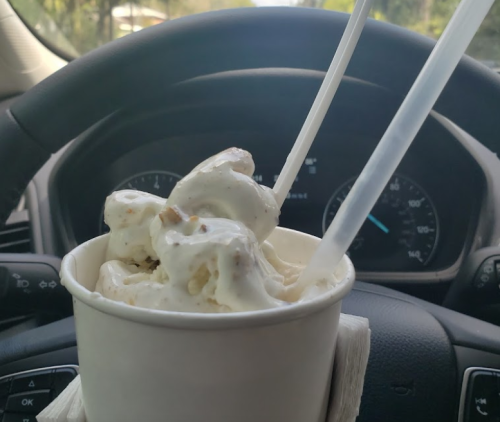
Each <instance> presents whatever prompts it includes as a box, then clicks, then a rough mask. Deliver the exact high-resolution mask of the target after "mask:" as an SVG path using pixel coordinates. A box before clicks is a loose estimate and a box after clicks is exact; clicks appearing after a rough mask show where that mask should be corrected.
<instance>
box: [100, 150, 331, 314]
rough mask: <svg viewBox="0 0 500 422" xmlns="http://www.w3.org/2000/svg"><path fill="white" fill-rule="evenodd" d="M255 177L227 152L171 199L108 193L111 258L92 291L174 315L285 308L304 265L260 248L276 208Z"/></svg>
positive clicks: (246, 162) (320, 288)
mask: <svg viewBox="0 0 500 422" xmlns="http://www.w3.org/2000/svg"><path fill="white" fill-rule="evenodd" d="M253 172H254V163H253V160H252V156H251V155H250V153H248V152H246V151H243V150H240V149H237V148H231V149H228V150H226V151H223V152H221V153H220V154H217V155H215V156H213V157H211V158H209V159H208V160H205V161H204V162H202V163H201V164H200V165H198V166H197V167H195V168H194V169H193V170H192V171H191V173H189V174H188V175H187V176H186V177H185V178H184V179H182V180H181V181H180V182H178V183H177V185H176V187H175V188H174V189H173V191H172V193H171V195H170V197H169V198H168V199H167V200H164V199H162V198H158V197H156V196H154V195H149V194H146V193H143V192H137V191H119V192H114V193H113V194H111V195H110V197H108V199H107V201H106V208H105V221H106V223H107V224H108V225H109V226H110V228H111V234H110V241H109V244H108V261H107V262H106V263H105V264H103V265H102V267H101V270H100V277H99V280H98V282H97V285H96V292H98V293H101V294H102V295H103V296H105V297H107V298H109V299H114V300H118V301H123V302H125V303H127V304H129V305H133V306H140V307H144V308H149V309H159V310H168V311H179V312H242V311H255V310H261V309H268V308H274V307H279V306H284V305H287V304H288V303H289V300H291V299H290V298H291V296H289V291H290V289H291V287H293V284H294V283H295V282H296V280H297V278H298V276H299V274H300V272H301V271H302V268H301V267H298V266H295V265H292V264H289V263H287V262H285V261H283V260H281V259H280V258H279V257H278V256H277V255H276V253H275V252H274V250H273V248H272V247H271V246H270V244H268V243H267V242H265V239H266V238H267V236H268V235H269V234H270V233H271V232H272V231H273V230H274V228H275V227H276V225H277V223H278V216H279V212H280V211H279V208H278V205H277V203H276V200H275V198H274V194H273V192H272V191H271V189H269V188H266V187H264V186H260V185H259V184H257V183H256V182H255V181H254V180H253V179H252V175H253ZM334 284H335V280H334V276H332V280H322V281H321V282H320V283H317V284H315V285H313V286H312V287H311V288H308V290H307V291H305V292H304V298H307V297H312V296H314V295H317V294H320V293H322V292H324V291H326V290H327V289H329V288H331V287H332V286H333V285H334ZM297 300H299V301H300V300H302V297H299V298H297V297H294V298H293V301H297Z"/></svg>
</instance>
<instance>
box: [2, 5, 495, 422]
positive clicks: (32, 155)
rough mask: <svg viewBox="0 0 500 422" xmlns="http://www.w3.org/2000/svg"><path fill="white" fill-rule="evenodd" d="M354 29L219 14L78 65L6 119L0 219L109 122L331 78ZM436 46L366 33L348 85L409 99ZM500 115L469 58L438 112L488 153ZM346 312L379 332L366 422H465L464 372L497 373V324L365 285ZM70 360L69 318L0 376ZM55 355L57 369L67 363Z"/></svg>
mask: <svg viewBox="0 0 500 422" xmlns="http://www.w3.org/2000/svg"><path fill="white" fill-rule="evenodd" d="M347 19H348V16H347V15H345V14H341V13H336V12H326V11H321V10H313V9H303V8H260V9H259V8H256V9H239V10H227V11H221V12H214V13H208V14H202V15H195V16H192V17H188V18H183V19H179V20H175V21H172V22H169V23H167V24H163V25H158V26H155V27H152V28H149V29H145V30H143V31H141V32H139V33H135V34H133V35H129V36H126V37H124V38H121V39H119V40H116V41H114V42H112V43H110V44H107V45H105V46H103V47H101V48H99V49H97V50H95V51H93V52H91V53H89V54H87V55H86V56H83V57H81V58H79V59H77V60H75V61H73V62H71V63H70V64H68V65H67V66H66V67H64V68H63V69H61V70H60V71H58V72H57V73H55V74H54V75H52V76H50V77H49V78H47V79H46V80H44V81H43V82H41V83H40V84H38V85H37V86H35V87H34V88H33V89H31V90H30V91H28V92H27V93H25V94H24V95H23V96H21V97H20V98H19V99H18V100H17V101H16V102H15V103H14V104H13V105H12V106H11V108H10V109H9V110H7V111H6V112H5V113H3V114H2V115H0V180H1V181H2V183H1V184H0V221H1V222H5V220H6V218H7V217H8V215H9V214H10V212H11V210H12V209H13V207H14V204H15V203H16V202H17V201H18V199H19V197H20V195H21V194H22V192H23V191H24V189H25V188H26V186H27V184H28V183H29V181H30V180H31V179H32V178H33V176H34V175H35V173H36V172H37V170H38V169H39V168H40V167H41V166H42V165H43V164H44V163H45V162H46V161H47V160H48V158H49V156H50V155H51V153H54V152H56V151H57V150H59V149H60V148H61V147H62V146H64V145H65V144H66V143H68V142H69V141H70V140H72V139H74V138H75V137H76V136H78V135H79V134H81V133H82V132H84V131H85V130H87V129H88V128H90V127H91V126H92V125H94V124H96V123H97V122H99V121H100V120H101V119H103V118H105V117H106V116H108V115H110V114H111V113H113V112H115V111H117V110H119V109H121V108H124V107H126V106H129V105H131V104H134V103H135V102H137V101H139V100H141V99H145V98H147V96H148V95H150V94H151V93H152V92H156V91H158V90H159V89H164V88H168V87H170V86H173V85H175V84H179V83H181V82H184V81H188V80H191V79H193V78H197V77H201V76H206V75H211V74H216V73H223V72H237V71H249V70H250V71H251V70H256V69H271V68H274V69H282V70H283V69H298V70H304V71H305V70H313V71H325V70H326V68H327V67H328V65H329V63H330V61H331V58H332V57H333V55H334V52H335V49H336V46H337V44H338V42H339V40H340V37H341V36H342V32H343V30H344V28H345V26H346V24H347ZM433 45H434V42H433V41H432V40H430V39H427V38H425V37H422V36H419V35H417V34H415V33H411V32H409V31H406V30H404V29H401V28H399V27H396V26H393V25H389V24H384V23H380V22H375V21H369V22H368V23H367V25H366V28H365V30H364V33H363V35H362V37H361V40H360V43H359V45H358V48H357V50H356V52H355V54H354V57H353V59H352V61H351V64H350V66H349V68H348V70H347V75H348V76H351V77H355V78H358V79H360V80H363V81H366V82H369V83H372V84H375V85H378V86H381V87H383V88H385V89H387V90H390V91H392V92H393V93H395V94H396V95H399V96H400V97H404V95H405V94H406V93H407V92H408V90H409V88H410V86H411V84H412V83H413V81H414V80H415V78H416V76H417V74H418V72H419V70H420V69H421V67H422V65H423V64H424V62H425V60H426V58H427V57H428V55H429V54H430V51H431V49H432V47H433ZM394 75H398V77H397V78H395V77H394ZM499 109H500V78H498V77H497V76H496V75H495V74H493V72H491V71H489V70H487V69H486V68H485V67H483V66H481V65H480V64H478V63H477V62H475V61H473V60H472V59H470V58H464V59H463V60H462V61H461V62H460V64H459V66H458V68H457V70H456V71H455V73H454V75H453V77H452V79H451V80H450V82H449V83H448V85H447V88H446V89H445V91H444V92H443V94H442V95H441V97H440V99H439V101H438V103H437V104H436V106H435V110H436V111H437V112H439V113H441V114H442V115H444V116H446V117H448V118H450V119H451V120H452V121H454V122H455V123H457V124H458V125H459V126H461V127H462V128H463V129H465V130H466V131H467V132H469V133H470V134H471V135H473V136H475V137H476V138H477V139H478V140H480V141H481V142H482V143H483V144H484V145H485V146H487V147H488V148H490V149H491V150H493V151H500V138H498V136H497V134H498V133H500V119H498V118H497V110H499ZM343 311H344V312H347V313H352V314H356V315H362V316H366V317H368V318H370V322H371V327H372V333H373V336H372V353H371V357H370V361H369V366H368V372H367V376H366V383H365V390H364V397H363V402H362V408H361V415H360V418H359V420H360V421H378V420H380V421H387V420H405V421H419V422H420V421H422V420H425V421H429V422H431V421H439V422H443V421H452V420H456V418H457V414H458V411H459V410H458V409H459V397H460V385H461V382H462V376H463V372H464V370H465V368H467V367H471V366H489V367H496V368H500V329H499V328H497V327H495V326H493V325H490V324H487V323H483V322H481V321H477V320H474V319H472V318H469V317H466V316H464V315H461V314H458V313H455V312H453V311H449V310H446V309H444V308H441V307H439V306H436V305H431V304H429V303H426V302H424V301H420V300H418V299H415V298H412V297H410V296H407V295H404V294H400V293H397V292H394V291H392V290H390V289H386V288H382V287H378V286H373V285H369V284H365V283H357V285H356V287H355V289H354V291H353V293H352V294H351V295H350V296H349V297H348V298H346V299H345V300H344V303H343ZM61 350H71V354H70V357H69V358H68V357H67V356H68V355H64V356H66V357H65V358H62V356H63V354H61V353H59V354H57V356H58V357H60V358H61V359H65V360H76V348H75V335H74V327H73V324H72V321H71V319H67V320H64V321H60V322H58V323H54V324H52V325H49V326H45V327H40V328H38V329H35V330H31V331H29V332H25V333H23V334H20V335H17V336H14V337H12V338H10V339H8V340H5V341H3V344H1V345H0V375H2V374H4V373H8V371H9V370H11V369H12V368H17V369H19V368H21V366H20V365H22V364H21V363H20V362H25V363H26V364H27V365H28V366H31V367H33V366H34V365H38V364H39V362H40V360H38V361H36V362H38V363H36V364H35V363H34V362H35V361H34V360H33V357H35V356H49V355H50V354H51V353H55V352H58V351H61ZM51 356H52V357H51V358H50V359H49V362H50V363H51V364H53V363H59V364H61V363H68V362H61V361H57V359H58V358H56V357H54V356H56V355H51ZM47 359H48V358H47ZM72 363H76V362H75V361H73V362H72ZM24 369H30V368H24Z"/></svg>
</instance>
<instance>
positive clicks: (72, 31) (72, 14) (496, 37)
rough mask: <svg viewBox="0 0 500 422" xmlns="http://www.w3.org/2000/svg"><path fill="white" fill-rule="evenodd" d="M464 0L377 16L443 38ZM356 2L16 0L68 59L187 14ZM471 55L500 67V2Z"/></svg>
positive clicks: (388, 7) (388, 4) (394, 1)
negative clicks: (231, 9)
mask: <svg viewBox="0 0 500 422" xmlns="http://www.w3.org/2000/svg"><path fill="white" fill-rule="evenodd" d="M459 2H460V1H459V0H375V1H374V6H373V9H372V12H371V16H372V18H374V19H377V20H381V21H386V22H391V23H393V24H396V25H399V26H403V27H405V28H408V29H410V30H412V31H416V32H419V33H421V34H424V35H426V36H429V37H431V38H435V39H436V38H438V37H439V36H440V34H441V33H442V31H443V29H444V27H445V25H446V23H447V22H448V20H449V19H450V17H451V15H452V13H453V11H454V10H455V8H456V7H457V5H458V4H459ZM354 3H355V0H11V4H12V6H13V7H14V9H15V10H16V11H17V13H18V14H19V15H20V16H21V18H22V19H23V20H24V22H25V23H26V24H27V25H28V26H29V27H30V28H31V29H32V30H33V31H34V32H35V33H36V34H37V35H38V36H39V37H40V38H41V39H42V40H43V41H44V42H45V43H46V44H48V45H49V46H50V47H52V48H53V49H55V50H56V51H58V52H59V53H60V55H62V56H63V57H65V58H67V59H71V58H75V57H78V56H79V55H81V54H85V53H86V52H88V51H90V50H92V49H94V48H96V47H98V46H100V45H102V44H104V43H107V42H109V41H111V40H113V39H116V38H119V37H123V36H126V35H127V34H130V33H132V32H136V31H140V30H141V29H143V28H146V27H148V26H152V25H156V24H159V23H161V22H165V21H168V20H172V19H177V18H180V17H182V16H186V15H192V14H195V13H201V12H206V11H211V10H220V9H227V8H235V7H266V6H289V7H314V8H320V9H329V10H337V11H341V12H351V11H352V9H353V7H354ZM468 54H470V55H471V56H473V57H474V58H476V59H478V60H480V61H481V62H483V63H484V64H486V65H487V66H489V67H491V68H494V69H495V70H497V71H498V70H500V2H496V3H495V5H494V6H493V9H492V11H491V12H490V14H489V16H488V18H487V19H486V21H485V22H484V24H483V26H482V27H481V29H480V31H479V32H478V34H477V35H476V38H475V39H474V41H473V43H472V44H471V46H470V48H469V50H468Z"/></svg>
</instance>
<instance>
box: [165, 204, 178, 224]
mask: <svg viewBox="0 0 500 422" xmlns="http://www.w3.org/2000/svg"><path fill="white" fill-rule="evenodd" d="M159 217H160V220H161V222H162V223H165V222H166V221H167V220H168V221H169V222H170V223H173V224H179V223H180V222H181V221H182V216H181V215H180V214H179V212H178V211H177V210H176V209H175V208H172V207H168V208H167V209H166V210H165V211H162V212H161V213H160V214H159Z"/></svg>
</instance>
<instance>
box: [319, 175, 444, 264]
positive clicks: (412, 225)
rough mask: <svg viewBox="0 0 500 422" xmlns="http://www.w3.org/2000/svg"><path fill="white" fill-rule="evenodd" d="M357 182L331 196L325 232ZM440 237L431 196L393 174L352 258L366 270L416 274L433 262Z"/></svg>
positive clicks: (355, 243) (355, 244)
mask: <svg viewBox="0 0 500 422" xmlns="http://www.w3.org/2000/svg"><path fill="white" fill-rule="evenodd" d="M354 182H355V179H352V180H350V181H348V182H347V183H345V184H344V185H342V186H341V187H340V188H339V189H338V190H337V191H336V192H335V193H334V194H333V196H332V197H331V199H330V201H329V202H328V205H327V207H326V209H325V213H324V217H323V230H326V228H327V227H328V226H329V225H330V223H331V222H332V220H333V218H334V217H335V215H336V214H337V211H338V210H339V208H340V206H341V204H342V202H344V200H345V198H346V197H347V194H348V193H349V191H350V190H351V188H352V186H353V185H354ZM438 235H439V225H438V217H437V213H436V209H435V207H434V205H433V203H432V201H431V199H430V198H429V196H428V195H427V194H426V193H425V192H424V190H423V189H422V188H421V187H419V186H418V185H417V184H416V183H415V182H413V181H412V180H410V179H409V178H408V177H404V176H400V175H394V176H393V177H392V178H391V180H390V181H389V184H388V185H387V186H386V188H385V190H384V191H383V193H382V195H381V196H380V198H379V200H378V201H377V203H376V205H375V207H374V208H373V209H372V212H371V213H370V214H369V216H368V219H367V220H366V222H365V223H364V224H363V226H362V227H361V230H360V231H359V233H358V234H357V236H356V238H355V239H354V241H353V242H352V244H351V247H350V248H349V256H350V257H351V259H352V260H353V262H354V265H355V266H356V268H358V269H361V270H365V271H415V270H419V269H422V268H423V267H425V266H426V265H428V264H429V262H430V261H431V259H432V257H433V255H434V251H435V249H436V244H437V240H438Z"/></svg>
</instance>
